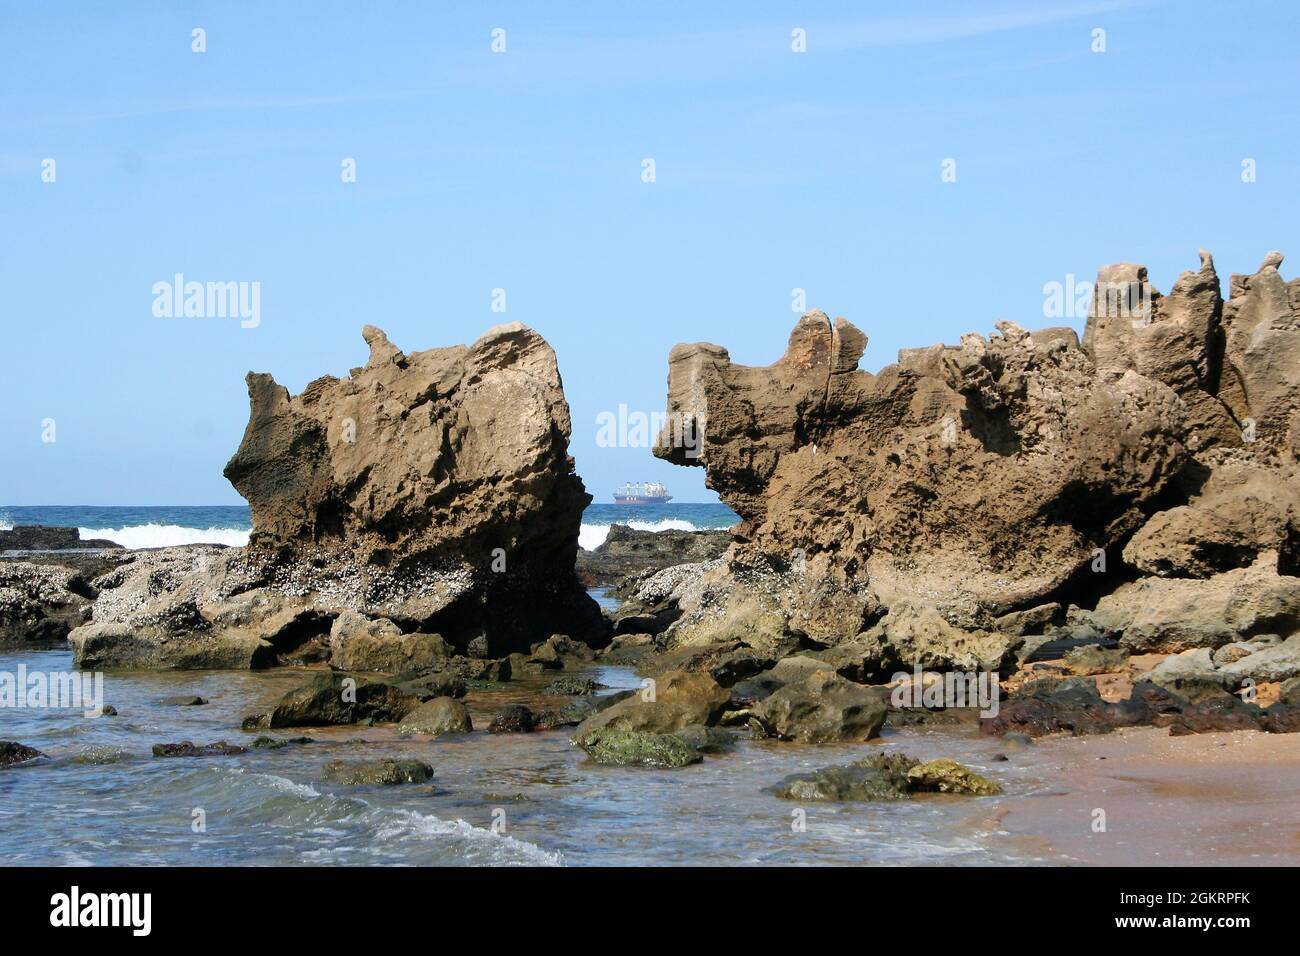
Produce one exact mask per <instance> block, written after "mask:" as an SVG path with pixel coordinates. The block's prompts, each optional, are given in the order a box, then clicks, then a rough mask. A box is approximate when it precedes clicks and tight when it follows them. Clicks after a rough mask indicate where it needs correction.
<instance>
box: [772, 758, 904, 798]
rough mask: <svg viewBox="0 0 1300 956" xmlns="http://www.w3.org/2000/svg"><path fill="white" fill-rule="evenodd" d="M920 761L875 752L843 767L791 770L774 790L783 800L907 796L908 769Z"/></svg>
mask: <svg viewBox="0 0 1300 956" xmlns="http://www.w3.org/2000/svg"><path fill="white" fill-rule="evenodd" d="M916 763H917V761H915V760H913V759H912V758H911V757H908V756H906V755H904V754H893V753H891V754H873V755H872V756H870V757H867V758H866V759H865V760H859V761H858V762H856V763H852V764H848V765H847V766H842V767H823V768H822V769H821V770H815V771H813V772H812V773H797V774H791V775H790V776H789V777H786V778H785V779H784V780H782V781H781V782H780V783H779V784H777V785H776V787H775V788H774V790H773V793H775V794H776V796H778V797H780V798H781V799H783V800H800V801H841V800H907V799H908V798H910V797H911V789H910V787H909V785H908V778H907V772H908V770H910V769H911V768H912V767H914V766H916Z"/></svg>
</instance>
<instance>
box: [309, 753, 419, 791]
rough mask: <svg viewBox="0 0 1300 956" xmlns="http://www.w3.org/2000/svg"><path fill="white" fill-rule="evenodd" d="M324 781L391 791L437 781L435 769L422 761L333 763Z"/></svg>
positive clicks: (327, 767)
mask: <svg viewBox="0 0 1300 956" xmlns="http://www.w3.org/2000/svg"><path fill="white" fill-rule="evenodd" d="M321 779H322V780H324V781H326V782H327V783H340V784H343V785H344V786H348V787H368V786H369V787H377V786H384V787H391V786H397V785H399V784H403V783H425V782H426V781H428V780H431V779H433V768H432V767H431V766H429V765H428V764H427V763H424V762H423V761H421V760H392V759H388V758H385V759H383V760H365V761H353V762H347V761H343V760H331V761H330V762H329V763H327V764H326V765H325V766H324V768H323V769H322V771H321Z"/></svg>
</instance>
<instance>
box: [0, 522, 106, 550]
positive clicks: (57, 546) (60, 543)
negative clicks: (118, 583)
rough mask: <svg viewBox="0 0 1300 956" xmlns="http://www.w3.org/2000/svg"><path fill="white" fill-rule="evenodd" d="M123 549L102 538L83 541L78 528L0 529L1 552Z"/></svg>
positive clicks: (38, 525)
mask: <svg viewBox="0 0 1300 956" xmlns="http://www.w3.org/2000/svg"><path fill="white" fill-rule="evenodd" d="M121 547H122V546H121V545H120V544H117V543H116V542H113V541H106V540H104V539H102V538H87V539H86V540H84V541H83V540H82V538H81V532H80V531H79V530H78V529H77V528H64V527H54V526H50V525H41V524H31V525H19V526H18V527H16V528H0V551H106V550H116V549H120V548H121Z"/></svg>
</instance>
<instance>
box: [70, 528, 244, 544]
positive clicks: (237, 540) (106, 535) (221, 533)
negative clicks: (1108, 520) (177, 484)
mask: <svg viewBox="0 0 1300 956" xmlns="http://www.w3.org/2000/svg"><path fill="white" fill-rule="evenodd" d="M77 530H78V531H80V532H81V539H82V540H83V541H88V540H90V539H92V538H99V539H103V540H107V541H113V542H116V543H117V544H120V545H121V546H122V547H124V548H132V549H135V548H175V547H179V546H180V545H183V544H224V545H228V546H229V547H232V548H242V547H243V546H244V545H246V544H248V530H247V529H245V528H185V527H182V526H181V525H177V524H141V525H130V526H128V527H125V528H78V529H77Z"/></svg>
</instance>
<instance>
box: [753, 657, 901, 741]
mask: <svg viewBox="0 0 1300 956" xmlns="http://www.w3.org/2000/svg"><path fill="white" fill-rule="evenodd" d="M888 712H889V705H888V704H887V703H886V701H885V700H884V699H883V698H882V697H881V695H880V694H878V693H876V692H874V691H872V690H870V689H868V688H866V687H863V686H862V685H861V684H854V683H852V682H850V681H847V680H845V679H844V678H843V677H840V676H839V675H838V674H836V673H834V672H833V671H829V670H822V671H817V672H815V673H813V674H810V675H809V676H808V677H806V678H804V679H803V680H800V681H796V682H794V683H791V684H787V685H785V686H784V687H782V688H781V689H780V690H777V691H776V692H774V693H773V694H772V696H770V697H768V698H767V699H766V700H764V701H761V702H760V703H759V704H757V705H756V706H755V707H754V708H753V713H754V716H755V717H756V718H757V719H758V721H759V722H760V723H761V724H762V725H763V727H764V729H765V730H766V731H767V732H768V733H769V734H770V735H771V736H774V737H778V738H780V739H782V740H798V741H802V742H804V743H825V742H830V741H846V740H868V739H870V738H872V737H875V736H878V735H879V733H880V728H881V727H882V726H883V725H884V723H885V716H886V714H887V713H888Z"/></svg>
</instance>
